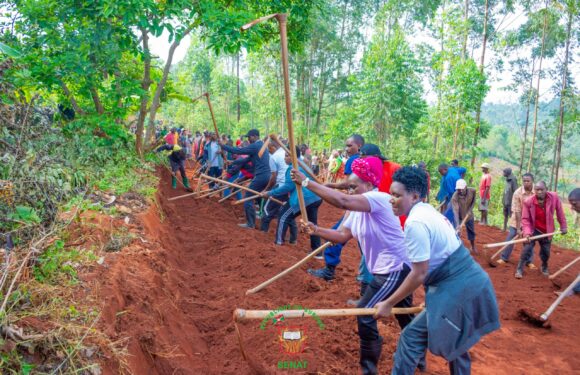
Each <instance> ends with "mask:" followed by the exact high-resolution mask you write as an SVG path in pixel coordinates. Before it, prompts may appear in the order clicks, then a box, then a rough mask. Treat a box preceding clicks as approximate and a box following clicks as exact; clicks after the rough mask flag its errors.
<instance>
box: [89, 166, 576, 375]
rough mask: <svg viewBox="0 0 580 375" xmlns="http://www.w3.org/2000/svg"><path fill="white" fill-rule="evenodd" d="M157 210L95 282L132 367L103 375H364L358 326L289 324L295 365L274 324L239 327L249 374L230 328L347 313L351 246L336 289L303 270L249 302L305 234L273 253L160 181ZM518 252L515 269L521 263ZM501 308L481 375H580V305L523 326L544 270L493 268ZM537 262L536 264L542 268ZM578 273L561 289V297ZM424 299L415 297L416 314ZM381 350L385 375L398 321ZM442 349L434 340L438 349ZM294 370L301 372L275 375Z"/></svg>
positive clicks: (433, 362) (111, 364)
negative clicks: (295, 342) (296, 342)
mask: <svg viewBox="0 0 580 375" xmlns="http://www.w3.org/2000/svg"><path fill="white" fill-rule="evenodd" d="M159 173H160V175H161V180H160V181H161V182H160V184H159V187H158V195H157V201H158V204H157V205H153V206H151V208H150V209H149V210H148V211H147V212H146V213H144V214H141V215H140V216H139V217H138V222H139V225H140V227H141V230H142V232H143V238H142V239H141V240H139V241H134V243H133V244H132V245H131V246H129V247H127V248H126V249H124V250H123V251H121V252H119V253H114V254H109V255H107V257H106V259H105V261H104V263H103V265H102V266H101V267H100V268H99V270H98V271H97V273H96V274H95V275H94V279H95V280H96V281H97V284H98V287H97V288H96V291H97V294H98V295H99V300H100V301H102V319H101V321H100V323H99V324H100V326H99V328H100V329H101V330H102V331H104V332H105V333H106V334H107V335H108V336H109V337H110V338H111V339H113V340H115V341H117V342H120V343H124V345H126V348H127V351H128V355H127V356H126V357H125V361H123V362H119V361H117V360H115V359H114V357H112V356H111V357H108V356H107V355H106V354H105V355H104V356H103V357H102V363H101V368H102V369H103V372H104V373H106V374H117V373H132V374H205V375H209V374H250V373H253V372H255V371H256V369H257V368H259V369H261V370H262V371H263V372H266V373H312V374H316V373H320V374H357V373H359V368H358V336H357V331H356V330H357V328H356V322H355V319H354V318H352V317H345V318H338V319H337V318H323V319H322V324H323V326H322V325H321V324H320V322H316V321H315V320H314V319H311V318H305V319H297V320H291V321H290V320H287V321H286V322H285V323H286V324H290V325H291V326H295V327H296V328H300V329H301V330H302V332H304V334H305V336H304V337H305V344H306V345H305V346H304V347H305V349H304V350H303V352H302V353H301V354H299V355H296V356H288V355H287V354H285V353H284V352H282V351H281V349H280V348H281V346H280V339H279V336H278V335H279V332H278V330H277V329H276V327H273V326H272V324H271V323H270V322H267V324H266V325H265V326H264V327H263V328H264V329H261V328H260V325H261V324H262V322H261V321H258V320H256V321H249V322H244V323H239V329H240V331H241V336H242V338H243V342H244V347H245V350H246V352H247V354H248V356H249V357H250V362H251V363H253V364H254V365H253V366H250V365H249V364H248V362H246V361H244V359H243V358H242V355H241V353H240V347H239V342H238V338H237V335H236V332H235V328H234V323H233V319H232V312H233V310H234V309H235V308H238V307H239V308H245V309H275V308H278V307H281V306H285V305H301V306H303V307H305V308H309V309H314V308H342V307H346V301H347V299H350V298H357V296H358V285H357V282H356V280H355V277H356V274H357V271H358V262H359V259H360V255H359V250H358V249H357V247H356V244H353V242H354V241H351V243H349V244H348V245H347V246H346V247H345V249H344V250H343V257H342V263H341V264H340V266H339V267H338V269H337V278H336V280H334V281H332V282H325V281H321V280H318V279H314V278H313V277H311V276H310V275H308V274H307V273H306V272H305V271H306V269H307V268H312V267H316V268H318V267H321V266H323V264H324V262H323V261H318V260H314V259H313V260H312V261H310V262H309V263H308V264H307V265H305V266H303V267H302V269H299V270H296V271H294V273H292V274H290V275H288V276H286V277H285V278H284V279H281V280H278V281H276V282H275V283H273V284H271V285H270V286H268V287H266V288H265V289H264V290H262V291H260V292H258V293H257V294H254V295H249V296H246V295H245V292H246V290H247V289H249V288H252V287H254V286H256V285H258V284H260V283H261V282H263V281H264V280H266V279H268V278H270V277H272V276H273V275H275V274H277V273H279V272H281V271H282V270H284V269H285V268H287V267H289V266H290V265H292V264H294V263H295V262H297V261H298V260H300V259H301V258H303V257H304V256H305V255H306V249H307V248H308V244H309V242H308V239H307V237H306V236H305V235H302V234H301V237H300V238H299V241H298V245H297V246H291V245H284V246H275V245H274V244H273V234H272V232H273V229H274V228H271V230H270V232H271V233H268V234H266V233H262V232H259V231H255V230H247V229H242V228H239V227H238V225H237V224H238V223H242V222H243V221H244V220H243V212H242V209H241V207H239V206H232V205H231V204H230V203H229V202H225V203H221V204H219V203H217V199H215V198H214V199H212V198H204V199H198V200H196V199H193V198H185V199H181V200H175V201H168V200H167V198H170V197H173V196H177V195H180V194H182V193H183V192H182V191H181V190H180V189H177V190H173V189H171V187H170V186H169V173H168V172H167V171H166V170H160V171H159ZM340 215H341V212H340V211H339V210H337V209H334V208H332V207H330V206H329V205H328V204H323V205H322V206H321V208H320V224H321V225H324V226H330V225H332V224H334V222H335V221H336V220H337V219H338V218H339V217H340ZM476 231H477V245H478V246H479V248H480V249H481V248H482V245H483V244H485V243H491V242H501V241H503V240H504V239H505V234H504V233H503V232H501V231H500V230H498V229H496V228H492V227H483V226H480V225H476ZM520 250H521V246H520V245H518V246H516V250H515V251H514V254H513V255H512V257H513V258H512V260H515V259H516V257H518V256H519V251H520ZM574 256H577V254H576V253H575V252H573V251H571V250H565V249H561V248H558V247H556V246H554V247H553V248H552V258H551V268H552V269H553V270H556V269H558V268H559V267H561V266H562V265H564V264H566V263H567V262H569V261H570V260H571V259H573V257H574ZM476 259H477V260H478V261H479V263H480V264H481V265H482V267H483V268H484V269H485V270H486V271H487V272H488V273H489V275H490V277H491V279H492V281H493V284H494V286H495V290H496V293H497V297H498V300H499V305H500V312H501V324H502V327H501V329H500V330H498V331H496V332H494V333H492V334H490V335H488V336H486V337H484V338H483V339H482V340H481V341H480V342H479V343H478V344H477V345H476V346H475V347H474V348H473V349H472V350H471V351H470V353H471V356H472V359H473V373H474V374H506V375H507V374H510V375H514V374H526V375H533V374H546V373H552V374H572V373H574V371H578V369H579V368H580V356H579V355H578V354H579V352H578V346H577V343H578V341H577V340H578V337H579V334H580V332H579V330H580V328H579V327H580V324H579V319H578V311H580V298H578V297H577V296H574V297H571V298H567V299H566V300H564V302H563V303H562V305H561V306H560V307H559V308H558V309H557V310H556V312H555V313H554V314H553V315H552V317H551V321H552V328H551V329H550V330H546V329H538V328H535V327H533V326H531V325H529V324H528V323H526V322H524V321H522V320H521V318H519V317H518V310H519V309H521V308H528V309H532V310H534V311H537V312H543V311H544V310H545V309H546V308H547V307H548V306H549V305H550V304H551V302H552V301H553V300H554V299H555V297H556V296H555V295H554V292H555V291H557V290H558V288H557V287H556V286H555V285H554V284H553V283H552V282H551V281H549V280H548V279H547V278H546V277H545V276H542V275H541V273H540V272H539V271H537V270H535V271H528V272H526V274H525V277H524V279H522V280H516V279H514V277H513V274H514V264H513V263H511V264H509V265H507V266H502V267H497V268H490V267H489V265H488V264H487V261H486V260H485V258H484V257H483V256H476ZM538 261H539V260H538V258H537V254H536V263H537V262H538ZM575 272H577V270H575V271H574V268H572V269H570V270H568V271H566V272H565V273H564V274H563V275H562V276H560V277H559V278H558V282H559V283H560V284H561V285H563V286H565V285H566V284H567V283H570V282H571V281H572V280H573V278H574V276H575V274H576V273H575ZM421 294H422V293H418V294H417V295H416V296H415V297H416V298H415V303H416V304H419V303H420V302H421V299H422V297H423V296H422V295H421ZM379 329H380V332H381V334H382V335H383V337H384V338H385V344H384V346H383V354H382V357H381V362H380V371H381V373H387V372H388V371H389V370H390V368H391V364H392V358H393V353H394V350H395V347H396V341H397V338H398V336H399V334H400V329H399V327H398V325H397V324H396V323H395V321H394V320H393V319H388V320H384V321H381V322H380V323H379ZM432 339H433V340H437V339H438V338H432ZM290 362H292V363H293V364H295V365H296V364H297V363H298V362H300V365H299V366H304V367H306V368H305V369H304V368H298V369H280V368H279V367H280V366H282V367H284V364H286V365H288V364H290ZM426 373H427V374H446V373H448V370H447V364H446V363H445V361H444V360H443V359H441V358H437V357H434V356H432V355H430V354H429V355H428V370H427V372H426Z"/></svg>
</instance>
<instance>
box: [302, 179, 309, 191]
mask: <svg viewBox="0 0 580 375" xmlns="http://www.w3.org/2000/svg"><path fill="white" fill-rule="evenodd" d="M309 182H310V179H309V178H308V177H306V178H305V179H304V181H302V187H303V188H305V187H308V183H309Z"/></svg>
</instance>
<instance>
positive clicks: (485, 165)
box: [481, 163, 491, 169]
mask: <svg viewBox="0 0 580 375" xmlns="http://www.w3.org/2000/svg"><path fill="white" fill-rule="evenodd" d="M481 168H487V169H491V166H490V165H489V163H483V164H482V165H481Z"/></svg>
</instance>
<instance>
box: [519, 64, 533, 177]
mask: <svg viewBox="0 0 580 375" xmlns="http://www.w3.org/2000/svg"><path fill="white" fill-rule="evenodd" d="M534 65H535V61H532V73H531V74H530V85H529V87H528V91H529V94H528V105H527V109H526V125H525V127H524V137H523V139H522V151H521V153H520V169H519V170H520V174H521V173H522V172H523V168H524V157H525V154H526V141H527V138H528V125H529V124H530V103H531V102H532V94H533V92H534V91H533V90H532V86H533V82H534V68H535V66H534Z"/></svg>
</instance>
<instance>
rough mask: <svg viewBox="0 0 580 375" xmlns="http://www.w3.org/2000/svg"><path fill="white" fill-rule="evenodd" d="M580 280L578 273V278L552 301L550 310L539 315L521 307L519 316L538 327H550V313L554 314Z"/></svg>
mask: <svg viewBox="0 0 580 375" xmlns="http://www.w3.org/2000/svg"><path fill="white" fill-rule="evenodd" d="M579 282H580V274H578V276H576V279H574V281H573V282H572V284H570V285H568V287H567V288H566V289H565V290H564V291H563V292H562V293H561V294H560V295H559V296H558V298H556V300H555V301H554V303H552V305H551V306H550V307H548V310H546V312H545V313H543V314H541V315H538V314H534V313H532V312H530V311H529V310H527V309H520V310H519V311H518V314H519V316H520V317H522V318H523V319H524V320H526V321H527V322H530V323H531V324H533V325H535V326H537V327H541V328H550V327H551V326H552V325H551V324H550V322H549V321H548V319H549V318H550V315H552V313H553V312H554V310H556V307H558V305H559V304H560V303H561V302H562V300H564V298H566V297H567V296H568V295H569V293H570V292H571V291H572V289H574V286H575V285H576V284H577V283H579Z"/></svg>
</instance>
